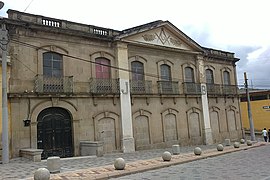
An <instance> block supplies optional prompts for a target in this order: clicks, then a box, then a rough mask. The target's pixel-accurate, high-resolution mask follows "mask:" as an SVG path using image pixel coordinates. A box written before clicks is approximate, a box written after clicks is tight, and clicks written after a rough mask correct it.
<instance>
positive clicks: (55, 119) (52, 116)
mask: <svg viewBox="0 0 270 180" xmlns="http://www.w3.org/2000/svg"><path fill="white" fill-rule="evenodd" d="M37 147H38V148H39V149H43V153H42V155H41V158H42V159H46V158H48V157H50V156H59V157H72V156H73V141H72V126H71V116H70V114H69V112H68V111H67V110H65V109H63V108H58V107H50V108H47V109H44V110H42V111H41V112H40V113H39V115H38V118H37Z"/></svg>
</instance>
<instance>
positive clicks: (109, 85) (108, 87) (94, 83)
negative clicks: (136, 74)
mask: <svg viewBox="0 0 270 180" xmlns="http://www.w3.org/2000/svg"><path fill="white" fill-rule="evenodd" d="M90 92H91V93H94V94H119V92H120V91H119V80H118V79H94V78H91V79H90Z"/></svg>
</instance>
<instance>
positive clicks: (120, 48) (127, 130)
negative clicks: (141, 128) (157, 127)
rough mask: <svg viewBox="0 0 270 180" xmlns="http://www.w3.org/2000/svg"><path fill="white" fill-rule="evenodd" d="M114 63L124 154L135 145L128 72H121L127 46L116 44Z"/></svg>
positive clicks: (126, 53)
mask: <svg viewBox="0 0 270 180" xmlns="http://www.w3.org/2000/svg"><path fill="white" fill-rule="evenodd" d="M116 61H117V63H118V67H119V68H120V70H118V76H119V82H120V108H121V125H122V139H121V141H122V148H123V152H124V153H128V152H134V151H135V144H134V138H133V128H132V115H131V100H130V88H129V72H128V71H123V70H121V68H123V69H128V68H129V67H128V49H127V44H125V43H121V42H118V43H117V44H116Z"/></svg>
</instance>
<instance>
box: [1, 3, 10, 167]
mask: <svg viewBox="0 0 270 180" xmlns="http://www.w3.org/2000/svg"><path fill="white" fill-rule="evenodd" d="M3 6H4V3H3V2H2V1H0V9H2V8H3ZM0 26H1V30H0V47H1V49H2V163H3V164H6V163H9V140H8V104H7V44H8V31H7V29H6V25H5V22H4V20H3V19H2V17H1V24H0Z"/></svg>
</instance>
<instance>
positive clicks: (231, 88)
mask: <svg viewBox="0 0 270 180" xmlns="http://www.w3.org/2000/svg"><path fill="white" fill-rule="evenodd" d="M221 89H222V94H223V95H237V94H238V88H237V86H236V85H221Z"/></svg>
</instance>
